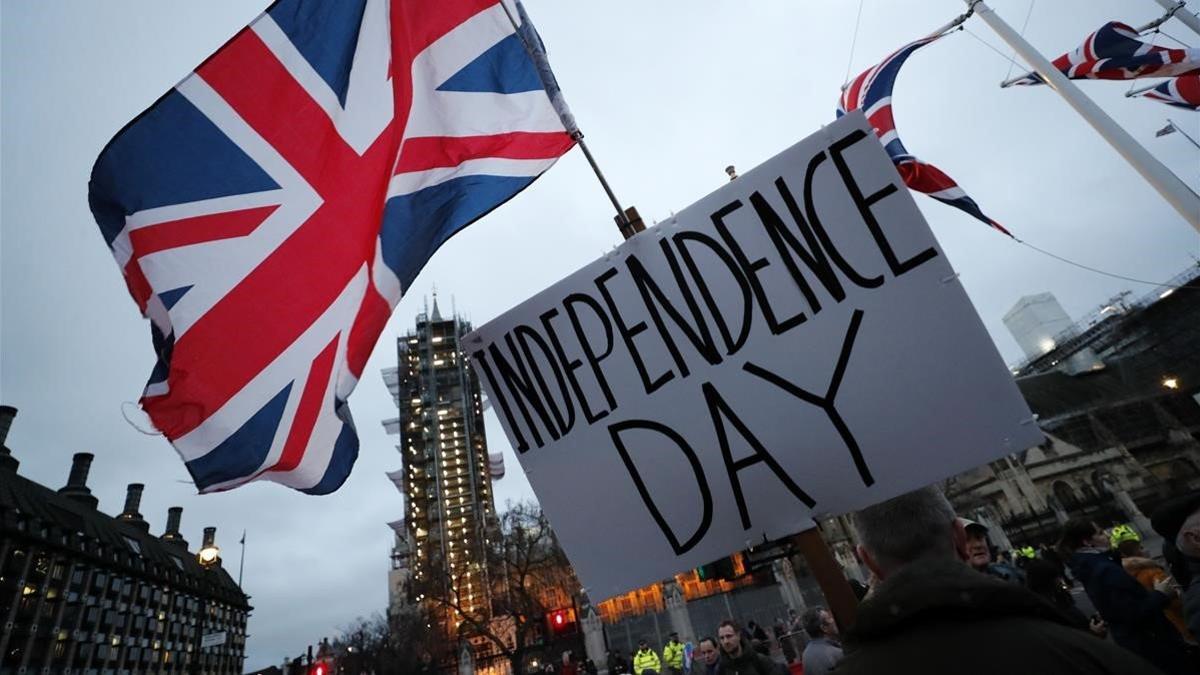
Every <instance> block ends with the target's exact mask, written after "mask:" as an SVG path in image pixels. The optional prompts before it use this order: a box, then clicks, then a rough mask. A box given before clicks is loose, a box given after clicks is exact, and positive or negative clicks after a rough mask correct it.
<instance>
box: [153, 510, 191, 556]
mask: <svg viewBox="0 0 1200 675" xmlns="http://www.w3.org/2000/svg"><path fill="white" fill-rule="evenodd" d="M182 519H183V507H182V506H172V507H171V508H169V509H167V529H166V531H165V532H163V534H162V536H161V537H159V538H160V539H162V540H163V541H165V542H167V543H169V544H173V545H175V546H181V547H183V548H184V549H185V550H186V549H187V540H186V539H184V538H183V535H182V534H180V533H179V521H180V520H182Z"/></svg>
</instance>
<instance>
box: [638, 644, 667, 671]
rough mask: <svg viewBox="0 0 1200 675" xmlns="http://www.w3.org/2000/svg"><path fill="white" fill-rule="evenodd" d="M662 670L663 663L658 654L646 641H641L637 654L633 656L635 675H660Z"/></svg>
mask: <svg viewBox="0 0 1200 675" xmlns="http://www.w3.org/2000/svg"><path fill="white" fill-rule="evenodd" d="M660 670H662V662H661V661H659V660H658V654H657V653H655V651H654V650H653V649H650V645H648V644H646V641H645V640H639V641H638V649H637V653H636V654H634V655H633V675H658V671H660Z"/></svg>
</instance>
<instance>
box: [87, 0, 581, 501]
mask: <svg viewBox="0 0 1200 675" xmlns="http://www.w3.org/2000/svg"><path fill="white" fill-rule="evenodd" d="M505 2H508V3H510V4H509V6H507V7H506V6H503V5H501V4H500V2H499V1H498V0H439V1H438V2H416V1H415V0H390V1H389V0H279V1H278V2H276V3H274V4H273V5H272V6H271V7H270V8H269V9H268V10H267V11H266V12H265V13H263V14H262V15H261V16H260V17H258V19H256V20H255V21H254V22H253V23H252V24H250V25H249V26H248V27H246V28H245V29H243V30H242V31H241V32H239V33H238V34H237V35H236V36H235V37H233V38H232V39H231V40H230V41H229V42H228V43H226V44H225V46H223V47H222V48H221V49H220V50H219V51H218V52H217V53H215V54H213V55H212V56H211V57H209V58H208V60H206V61H205V62H204V63H203V64H202V65H201V66H200V67H199V68H197V69H196V70H195V71H194V72H193V73H191V74H190V75H188V77H187V78H186V79H184V80H183V81H182V82H181V83H180V84H179V85H178V86H176V87H175V88H174V89H172V90H171V91H169V92H168V93H167V94H166V95H165V96H163V97H162V98H161V99H159V101H158V102H156V103H155V104H154V105H153V106H152V107H151V108H150V109H148V110H146V111H145V112H144V113H142V115H140V116H139V117H138V118H137V119H135V120H134V121H133V122H131V123H130V124H129V125H128V126H127V127H126V128H125V129H123V130H122V131H121V132H120V133H118V134H117V136H116V137H115V138H113V140H112V141H110V142H109V144H108V146H107V147H106V148H105V149H104V151H103V152H102V153H101V154H100V157H99V159H98V160H97V161H96V165H95V167H94V169H93V172H92V180H91V184H90V191H89V201H90V204H91V208H92V212H93V214H94V215H95V218H96V221H97V223H98V224H99V225H100V230H101V232H102V233H103V235H104V239H105V241H106V242H107V243H108V245H109V246H110V248H111V249H112V252H113V255H114V256H115V257H116V259H117V264H118V265H119V266H120V268H121V270H122V272H123V274H124V276H125V280H126V283H127V285H128V287H129V291H130V293H131V294H132V295H133V298H134V300H135V301H136V302H137V305H138V307H139V308H140V309H141V311H142V313H143V315H144V316H146V317H147V318H148V319H150V321H151V333H152V336H153V342H154V347H155V350H156V352H157V354H158V363H157V365H156V366H155V368H154V371H153V373H152V375H151V377H150V381H149V383H148V384H147V386H146V389H145V392H144V394H143V398H142V400H141V404H142V407H143V408H144V409H145V411H146V412H147V413H148V414H149V415H150V418H151V420H152V421H153V422H154V425H155V426H156V427H157V428H158V429H159V430H160V431H162V432H163V434H164V435H166V437H167V438H168V439H169V440H170V441H171V443H172V444H173V445H174V446H175V448H176V449H177V450H178V452H179V454H180V455H181V456H182V457H183V460H184V462H185V463H186V465H187V468H188V470H189V472H190V473H191V475H192V477H193V479H194V480H195V483H196V485H197V487H198V488H199V489H200V491H201V492H210V491H215V490H224V489H229V488H232V487H235V486H237V485H240V484H242V483H245V482H247V481H250V480H254V479H266V480H272V481H276V482H280V483H283V484H285V485H288V486H291V487H293V488H296V489H298V490H303V491H305V492H309V493H313V494H324V493H328V492H331V491H333V490H335V489H337V488H338V487H339V486H340V485H341V484H342V482H343V481H345V479H346V477H347V475H348V474H349V472H350V468H351V466H352V465H353V463H354V460H355V458H356V457H357V454H358V439H357V436H356V435H355V431H354V427H353V422H352V420H351V416H350V410H349V408H348V406H347V403H346V401H347V397H349V395H350V392H351V391H353V389H354V386H355V384H356V383H357V382H358V379H359V377H360V376H361V374H362V370H363V367H364V365H365V364H366V360H367V357H368V356H369V355H370V353H371V350H372V348H373V347H374V345H375V342H376V340H377V338H378V337H379V334H380V332H381V331H382V329H383V326H384V323H385V322H386V321H387V319H388V316H389V315H390V314H391V311H392V309H393V308H394V307H395V306H396V304H397V303H398V302H399V300H400V296H401V295H402V294H403V292H404V291H405V289H407V288H408V286H409V285H410V284H411V283H412V281H413V279H414V278H415V277H416V275H417V273H418V272H419V271H420V269H421V267H422V266H423V265H424V264H425V262H426V261H427V260H428V259H429V257H430V256H431V255H433V253H434V251H435V250H436V249H437V248H438V247H439V246H440V245H441V244H442V243H443V242H444V241H446V240H447V239H448V238H449V237H450V236H452V235H453V234H454V233H456V232H457V231H458V230H460V229H462V228H463V227H465V226H466V225H468V224H469V223H471V222H473V221H474V220H476V219H478V218H480V217H482V216H483V215H484V214H486V213H487V212H488V211H490V210H491V209H493V208H495V207H496V206H498V205H500V204H502V203H504V202H505V201H506V200H508V199H509V198H511V197H512V196H514V195H515V194H517V193H518V192H520V191H521V190H522V189H523V188H525V187H526V186H528V185H529V184H530V183H532V182H533V180H534V179H535V178H537V177H538V176H539V175H540V174H541V173H542V172H543V171H545V170H546V169H548V168H549V167H550V166H551V165H552V164H553V163H554V162H555V160H556V159H557V158H558V157H559V156H561V155H562V154H563V153H565V152H566V151H567V150H569V149H570V148H571V147H572V145H573V144H574V141H573V140H572V135H571V134H572V132H573V131H574V129H573V126H572V122H571V121H570V117H569V114H568V113H567V112H566V109H565V106H562V105H561V97H560V96H559V95H558V92H557V88H556V85H554V82H553V78H552V76H550V74H549V69H548V67H546V66H545V64H544V62H543V61H542V58H541V57H542V54H541V52H540V44H541V43H540V41H538V40H537V39H536V35H535V34H534V33H533V31H532V28H531V27H530V26H529V24H528V22H527V21H524V15H523V13H521V12H520V9H519V8H518V7H516V6H515V5H512V4H511V3H512V0H505ZM517 17H520V18H521V21H523V23H522V27H521V29H520V30H519V31H518V30H516V29H514V27H513V23H514V21H516V20H517ZM548 94H549V95H548Z"/></svg>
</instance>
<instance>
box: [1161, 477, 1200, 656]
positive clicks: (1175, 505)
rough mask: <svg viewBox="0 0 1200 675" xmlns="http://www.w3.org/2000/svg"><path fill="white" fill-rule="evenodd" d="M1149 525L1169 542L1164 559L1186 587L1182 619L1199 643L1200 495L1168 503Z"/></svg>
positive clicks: (1191, 495) (1198, 492)
mask: <svg viewBox="0 0 1200 675" xmlns="http://www.w3.org/2000/svg"><path fill="white" fill-rule="evenodd" d="M1150 523H1151V525H1153V526H1154V529H1155V531H1157V532H1158V533H1159V534H1160V535H1162V537H1163V538H1164V539H1166V542H1165V543H1164V544H1163V556H1164V557H1166V558H1167V561H1168V564H1171V565H1172V568H1171V573H1172V574H1173V575H1174V576H1175V579H1176V580H1177V581H1178V582H1179V584H1180V585H1181V586H1182V587H1183V593H1182V595H1183V618H1184V620H1185V621H1186V622H1187V626H1188V630H1189V631H1191V633H1192V635H1193V636H1194V637H1196V638H1197V639H1200V491H1195V492H1191V493H1189V494H1185V495H1181V496H1179V497H1175V498H1173V499H1170V500H1168V501H1167V502H1166V503H1165V504H1163V505H1162V506H1160V507H1159V508H1158V510H1156V511H1155V512H1154V515H1153V516H1152V517H1151V519H1150Z"/></svg>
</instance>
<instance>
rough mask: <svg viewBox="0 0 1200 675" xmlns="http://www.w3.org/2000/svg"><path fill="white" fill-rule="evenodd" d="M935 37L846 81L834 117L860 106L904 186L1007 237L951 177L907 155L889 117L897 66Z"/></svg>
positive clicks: (936, 36)
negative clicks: (950, 207)
mask: <svg viewBox="0 0 1200 675" xmlns="http://www.w3.org/2000/svg"><path fill="white" fill-rule="evenodd" d="M939 37H941V36H940V35H935V36H932V37H927V38H923V39H920V40H917V41H916V42H910V43H909V44H907V45H904V46H903V47H901V48H900V49H898V50H896V51H895V52H892V54H891V55H889V56H888V57H887V58H886V59H884V60H882V61H880V62H879V63H877V64H875V65H874V66H872V67H870V68H868V69H866V70H864V71H863V72H862V73H860V74H859V75H858V77H855V78H854V79H853V80H850V82H849V83H847V84H846V86H845V87H844V88H843V89H842V97H841V99H840V100H839V101H838V109H837V116H838V117H841V116H842V115H845V114H846V113H848V112H850V111H852V110H860V109H861V110H862V111H863V114H865V115H866V116H867V121H869V122H870V123H871V126H872V127H873V128H874V129H875V135H876V136H878V137H879V142H880V143H883V148H884V150H886V151H887V154H888V156H889V157H891V158H892V163H894V164H895V165H896V170H897V171H899V172H900V177H901V178H903V179H904V184H905V185H907V186H908V187H909V188H910V189H912V190H916V191H917V192H923V193H925V194H927V195H929V196H930V197H933V198H934V199H936V200H938V201H939V202H942V203H944V204H949V205H950V206H953V207H955V208H958V209H961V210H963V211H965V212H967V213H969V214H971V215H972V216H974V217H975V218H978V219H979V220H981V221H983V222H985V223H987V224H988V225H990V226H992V227H993V228H995V229H997V230H999V231H1000V232H1003V233H1004V234H1007V235H1008V236H1010V237H1011V236H1012V234H1010V233H1009V231H1008V230H1006V229H1004V227H1002V226H1001V225H1000V223H997V222H996V221H994V220H992V219H991V218H988V217H987V216H986V215H984V214H983V211H982V210H980V208H979V205H978V204H976V203H975V200H974V199H971V197H969V196H968V195H967V193H966V191H964V190H963V189H962V188H960V187H959V186H958V183H955V182H954V179H953V178H951V177H950V176H947V175H946V174H945V173H943V172H942V170H941V169H939V168H937V167H936V166H934V165H932V164H926V163H925V162H922V161H921V160H919V159H917V158H916V157H914V156H913V155H912V154H910V153H909V152H908V150H907V149H905V147H904V144H903V143H901V142H900V136H899V135H898V134H897V133H896V120H895V118H893V116H892V88H893V87H894V86H895V84H896V76H897V75H899V74H900V68H901V67H902V66H903V65H904V62H905V61H907V60H908V57H909V56H912V54H913V52H915V51H917V50H918V49H920V48H921V47H924V46H925V45H927V44H929V43H930V42H933V41H934V40H937V39H938V38H939Z"/></svg>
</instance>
